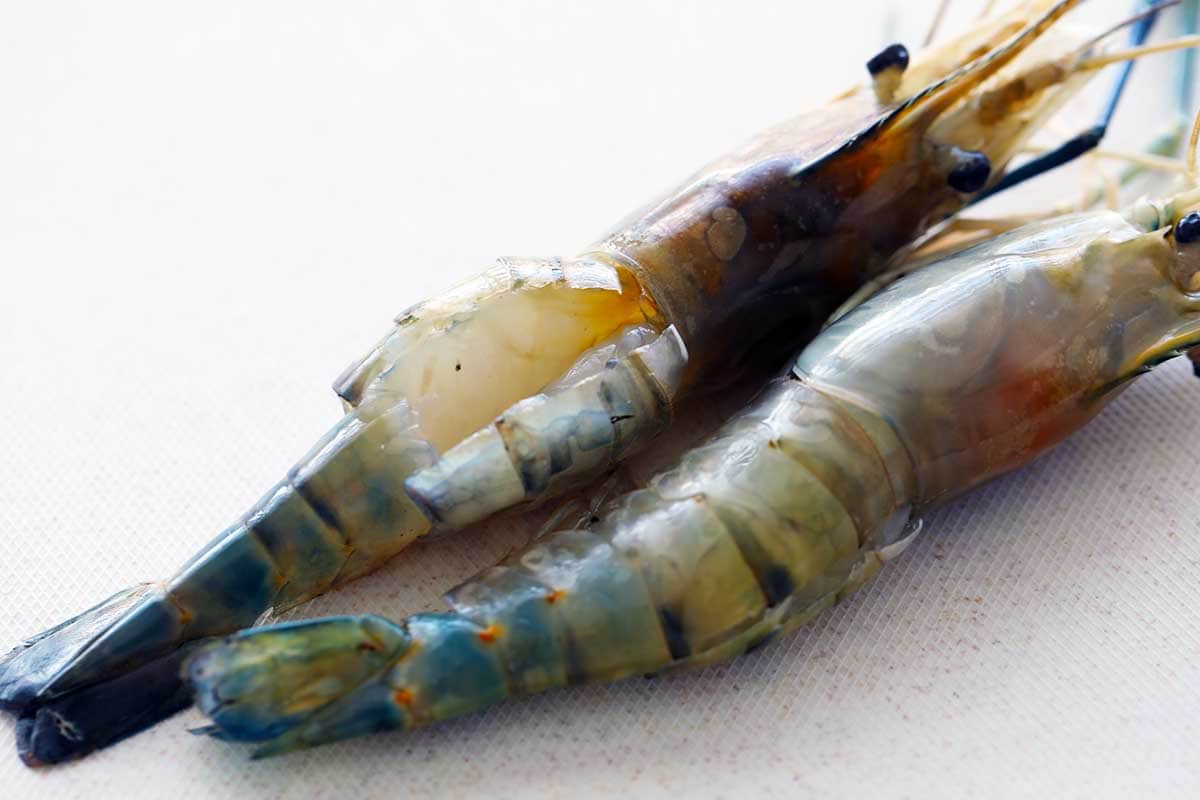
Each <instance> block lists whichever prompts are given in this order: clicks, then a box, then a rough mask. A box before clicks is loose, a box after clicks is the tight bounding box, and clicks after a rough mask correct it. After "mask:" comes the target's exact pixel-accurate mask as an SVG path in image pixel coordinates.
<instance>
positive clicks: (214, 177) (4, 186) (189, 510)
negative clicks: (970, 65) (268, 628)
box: [0, 0, 1200, 798]
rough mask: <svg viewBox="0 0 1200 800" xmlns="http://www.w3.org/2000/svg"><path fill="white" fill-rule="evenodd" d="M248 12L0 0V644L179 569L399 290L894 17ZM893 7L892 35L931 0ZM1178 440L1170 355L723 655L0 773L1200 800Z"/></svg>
mask: <svg viewBox="0 0 1200 800" xmlns="http://www.w3.org/2000/svg"><path fill="white" fill-rule="evenodd" d="M240 5H242V4H237V3H233V2H214V3H205V4H201V5H189V6H184V5H176V4H160V3H154V2H143V3H131V2H122V3H105V4H83V3H79V4H74V3H49V2H47V3H41V2H37V3H35V2H25V3H21V2H13V3H6V4H4V5H3V6H2V7H0V74H2V75H4V76H5V78H4V79H3V80H0V109H2V114H3V119H4V122H3V124H2V125H0V359H2V362H0V363H3V364H4V370H3V372H0V420H3V422H2V425H0V608H2V610H3V613H2V614H0V646H2V647H7V646H8V645H9V644H10V643H15V642H16V641H17V640H19V639H20V638H21V637H22V636H24V635H26V634H30V633H33V632H35V631H37V630H40V629H42V628H44V627H46V626H48V625H50V624H52V623H55V622H57V621H59V620H60V619H62V618H63V617H64V616H66V615H69V614H71V613H74V612H77V611H79V610H81V609H82V608H84V607H85V606H87V605H89V604H90V603H92V602H94V601H95V600H97V599H99V598H100V597H103V596H106V595H107V594H108V593H110V592H112V591H114V590H116V589H118V588H121V587H124V586H127V585H129V584H131V583H134V582H137V581H140V580H145V579H150V578H158V577H164V576H166V575H167V574H168V573H169V572H171V571H172V569H173V568H174V567H176V566H177V565H178V564H179V563H180V562H182V560H183V559H184V558H185V557H186V556H187V555H189V554H190V553H191V552H192V551H194V550H195V549H196V548H197V547H198V546H199V545H200V544H202V543H203V542H204V541H206V540H207V538H208V537H209V536H210V535H211V534H213V533H215V532H216V531H217V530H218V529H220V528H221V527H222V526H223V525H224V524H225V523H227V522H228V521H230V520H231V519H232V518H233V517H235V516H236V514H237V513H239V512H240V511H241V510H242V509H243V508H245V507H246V506H247V505H248V504H249V503H251V502H252V501H253V500H254V499H255V498H256V497H257V496H258V494H259V493H260V492H261V491H262V490H263V489H265V488H266V487H268V486H269V485H270V484H271V483H272V482H273V481H274V480H275V479H276V478H277V477H278V476H279V475H281V474H282V473H283V471H284V470H285V469H286V468H287V467H288V466H289V465H290V464H291V462H292V461H293V460H294V459H295V458H296V457H297V456H299V455H300V454H302V453H303V451H304V450H305V449H306V448H307V446H308V444H309V443H310V442H311V441H313V440H314V439H315V438H316V437H317V436H318V435H319V434H320V433H321V432H322V431H323V430H324V429H325V428H326V427H327V426H328V425H329V424H330V423H332V421H333V420H334V419H335V418H336V416H337V410H336V408H337V407H336V404H335V403H334V401H333V396H332V393H331V392H329V391H328V389H327V388H326V387H327V386H328V385H329V383H330V381H331V380H332V378H333V377H334V375H335V374H336V373H337V372H338V371H339V370H340V369H341V367H342V366H343V365H344V364H345V363H346V362H348V361H349V360H350V359H351V358H352V357H355V356H357V355H358V354H359V353H360V352H362V351H363V350H364V348H366V347H367V346H368V345H369V344H371V343H372V342H373V341H374V339H375V338H376V337H377V336H378V335H379V334H380V333H381V332H382V331H383V330H384V328H385V327H386V325H387V321H388V320H389V319H390V318H391V315H392V314H393V313H395V312H396V311H397V310H399V309H401V308H403V307H404V306H406V305H407V304H409V303H410V302H413V301H415V300H417V299H420V298H421V297H423V296H426V295H429V294H431V293H433V292H435V291H436V290H438V289H439V288H441V287H444V286H445V285H446V284H447V283H448V282H449V281H451V280H453V279H457V278H458V277H461V276H465V275H466V274H468V273H471V272H473V271H475V270H477V269H479V268H481V267H482V266H484V265H485V264H487V263H488V261H489V260H490V259H491V258H492V257H493V256H495V255H500V254H524V253H532V254H554V253H566V252H570V251H571V250H572V249H573V248H574V247H577V246H580V245H582V244H584V243H585V242H587V241H589V240H590V239H591V238H593V237H594V236H595V235H597V234H598V233H600V232H601V231H602V230H603V229H604V228H605V227H606V226H607V225H608V224H609V223H610V222H612V221H614V220H615V219H617V218H618V217H619V216H621V215H622V214H623V213H625V212H626V211H628V210H630V209H631V208H633V207H635V206H637V205H638V204H639V203H640V202H641V201H643V200H644V199H646V198H647V197H648V196H650V195H652V194H653V193H655V192H657V191H659V190H660V189H661V188H663V187H665V186H667V185H669V184H670V183H671V182H673V181H675V180H677V179H678V178H680V177H681V176H682V175H684V174H686V173H687V172H688V171H689V170H690V169H692V168H693V167H695V166H696V165H698V164H699V163H702V162H703V161H704V160H706V159H707V158H708V157H710V156H712V155H714V154H716V153H718V152H720V151H721V150H723V149H725V148H727V147H729V146H731V145H733V144H735V143H736V142H737V141H738V140H740V139H741V138H743V137H744V136H746V135H747V134H749V133H751V132H752V131H753V130H755V129H757V128H759V127H761V126H762V125H764V124H767V123H769V122H771V121H774V120H775V119H777V118H779V117H781V116H786V115H787V114H788V113H790V112H791V111H793V110H794V109H796V108H799V107H800V106H802V105H807V104H810V103H812V102H816V101H818V100H820V99H821V98H823V97H826V96H828V95H830V94H832V93H833V92H834V91H836V90H838V89H840V88H842V87H843V86H844V85H846V84H848V83H849V82H851V81H854V80H858V79H859V76H860V71H861V69H862V66H861V65H862V62H863V61H864V59H865V58H866V57H867V56H869V55H870V54H871V53H872V52H874V50H875V49H876V48H877V47H878V46H879V45H880V44H882V43H883V42H884V41H885V39H884V37H885V33H884V31H885V29H886V28H887V26H888V24H889V23H888V21H887V20H888V16H887V14H886V13H885V12H884V10H883V9H885V8H886V7H887V6H888V5H889V3H888V2H884V0H871V1H870V2H859V3H831V4H827V7H820V6H818V4H816V3H807V2H778V1H777V0H770V1H768V0H755V2H747V3H739V4H732V3H719V4H712V5H706V6H693V4H684V3H673V2H654V3H649V4H647V3H640V2H637V3H635V2H632V0H625V1H623V2H609V3H603V4H601V3H594V4H588V5H579V4H560V3H554V2H550V0H546V1H545V2H542V3H534V2H516V1H515V0H506V2H503V3H497V4H486V3H480V4H466V3H455V4H444V5H445V6H446V7H445V8H442V7H439V6H440V4H422V5H421V6H417V5H411V6H410V5H406V4H378V5H376V4H370V3H352V4H325V3H317V2H286V3H285V2H275V3H255V4H246V6H247V7H244V8H242V7H239V6H240ZM891 5H892V6H893V7H894V16H893V23H894V31H895V33H894V34H893V35H899V36H900V37H901V38H903V39H906V40H907V41H909V42H915V41H917V40H919V39H920V37H921V36H922V35H923V31H924V26H925V23H926V21H927V20H928V18H929V13H928V12H929V8H930V7H931V6H933V5H935V3H932V2H925V3H919V2H908V1H907V0H905V2H903V3H901V2H899V0H892V2H891ZM957 5H958V6H959V8H957V9H956V10H957V12H958V15H959V18H960V19H963V18H969V16H970V14H971V13H972V12H973V10H974V8H973V4H971V3H968V2H965V0H964V1H963V2H960V3H958V4H957ZM1125 5H1126V3H1125V2H1124V0H1120V1H1119V2H1118V0H1113V1H1112V2H1101V1H1100V0H1093V2H1092V3H1090V4H1089V6H1090V7H1089V8H1088V9H1087V14H1088V16H1090V17H1092V18H1101V19H1104V18H1107V19H1110V20H1111V19H1114V18H1115V17H1116V15H1117V14H1119V13H1120V11H1121V10H1122V9H1123V7H1124V6H1125ZM901 8H903V9H904V10H903V12H901V10H900V9H901ZM838 19H841V24H839V23H838V22H836V20H838ZM1165 69H1166V65H1165V64H1162V63H1159V64H1149V63H1148V64H1147V65H1145V69H1143V70H1142V72H1141V73H1140V77H1139V80H1138V83H1137V87H1138V92H1137V93H1136V96H1135V97H1134V98H1133V103H1132V105H1131V107H1130V108H1129V109H1127V111H1128V112H1130V115H1129V117H1128V119H1132V120H1135V124H1134V125H1133V126H1132V128H1129V127H1128V126H1127V127H1126V133H1125V139H1124V141H1125V142H1126V143H1128V144H1129V146H1135V145H1136V143H1137V142H1139V141H1142V140H1144V138H1145V137H1146V136H1148V135H1149V133H1150V132H1151V130H1152V129H1153V128H1155V127H1156V124H1157V123H1154V124H1148V121H1150V120H1154V119H1155V117H1154V114H1155V113H1156V112H1158V111H1159V110H1160V109H1161V106H1158V105H1156V103H1164V102H1166V100H1165V97H1164V95H1165V90H1166V83H1165V81H1163V80H1162V77H1163V75H1164V74H1165ZM1156 76H1157V77H1156ZM1081 113H1086V112H1081ZM1082 119H1084V118H1083V117H1080V118H1079V120H1080V121H1082ZM1075 177H1076V178H1078V175H1076V176H1075ZM1033 193H1034V194H1035V195H1037V196H1038V199H1039V200H1040V199H1045V198H1046V197H1056V196H1057V195H1056V194H1054V193H1052V192H1050V190H1048V189H1046V188H1044V187H1043V188H1041V189H1037V188H1035V189H1034V190H1033ZM1028 197H1029V195H1026V198H1027V200H1026V202H1027V203H1029V204H1033V205H1035V204H1036V203H1033V202H1032V201H1029V200H1028ZM1198 468H1200V382H1196V381H1194V380H1192V379H1191V377H1190V372H1189V370H1188V369H1187V367H1186V365H1184V364H1182V363H1175V364H1171V365H1169V366H1167V367H1165V368H1163V369H1162V370H1160V371H1158V372H1156V373H1154V374H1152V375H1151V376H1149V377H1148V378H1146V379H1143V380H1142V381H1141V382H1139V383H1138V384H1137V385H1136V386H1134V387H1133V388H1132V389H1131V390H1130V391H1128V392H1127V393H1126V394H1125V395H1124V396H1122V397H1121V398H1120V399H1119V400H1118V401H1117V402H1116V404H1115V405H1114V406H1113V407H1112V408H1111V409H1110V410H1109V411H1108V412H1106V413H1105V414H1104V415H1103V416H1102V417H1101V418H1100V419H1099V420H1097V421H1096V422H1095V423H1094V424H1093V425H1092V426H1090V427H1089V428H1088V429H1087V430H1085V431H1084V432H1083V433H1081V434H1080V435H1078V436H1076V437H1075V438H1074V439H1072V440H1071V441H1069V442H1068V443H1067V444H1066V445H1064V446H1063V447H1061V448H1060V449H1059V450H1058V451H1057V452H1055V453H1053V454H1052V455H1051V456H1049V457H1048V458H1046V459H1044V460H1043V461H1041V462H1039V463H1037V464H1036V465H1034V466H1033V467H1031V468H1028V469H1026V470H1024V471H1022V472H1020V473H1019V474H1016V475H1013V476H1011V477H1009V478H1006V479H1004V480H1001V481H999V482H997V483H995V484H994V485H991V486H989V487H986V488H985V489H983V490H981V491H979V492H977V493H976V494H975V495H974V496H972V497H971V498H969V499H966V500H964V501H962V502H959V503H956V504H955V505H953V506H952V507H950V508H948V509H946V510H945V511H943V512H941V513H939V514H937V515H936V516H935V517H933V518H931V519H929V520H928V521H927V525H926V533H925V534H923V537H924V538H922V539H920V540H919V541H918V542H917V543H916V544H915V545H914V546H913V548H911V549H910V550H909V551H908V552H907V553H906V554H905V556H904V557H903V558H902V559H901V560H900V561H898V562H897V563H895V565H894V566H892V567H891V568H890V569H889V570H888V571H887V572H885V574H884V576H883V577H882V578H881V579H880V580H879V581H878V582H877V583H876V584H875V585H873V586H872V587H871V588H870V589H869V590H867V591H866V592H864V593H862V594H861V595H860V596H858V597H857V598H855V599H854V600H853V601H852V602H850V603H848V604H847V605H845V606H843V607H840V608H837V609H835V610H833V611H831V612H829V613H827V614H825V615H824V616H822V617H821V618H820V619H819V620H818V621H817V622H816V623H815V624H813V625H812V626H810V627H809V628H808V629H806V630H804V631H802V632H800V633H798V634H796V635H794V636H791V637H790V638H787V639H785V640H783V641H780V642H777V643H776V644H774V645H772V646H770V647H768V648H766V649H765V650H762V651H760V652H758V653H756V654H754V655H752V656H749V657H745V658H742V659H740V660H738V661H736V662H734V663H731V664H729V665H727V666H723V667H718V668H714V669H708V670H705V671H703V672H699V673H696V674H692V675H685V676H677V677H670V678H663V679H659V680H654V681H644V680H637V681H631V682H627V683H624V684H620V685H616V686H609V687H598V688H591V689H584V690H579V691H570V692H561V693H556V694H552V695H547V696H543V697H539V698H534V699H531V700H521V701H516V702H510V703H508V704H506V705H503V706H502V707H499V708H496V709H494V710H492V711H490V712H488V713H485V714H481V715H478V716H475V717H472V718H469V719H464V720H460V721H457V722H452V723H450V724H446V725H443V726H441V727H439V728H436V729H431V730H429V731H426V732H422V733H418V734H413V735H388V736H380V737H376V738H374V739H370V740H361V741H356V742H351V743H345V744H339V745H335V746H331V747H327V748H324V749H321V750H318V751H315V752H311V753H304V754H300V755H295V756H291V757H287V758H283V759H277V760H274V761H268V762H265V763H250V762H248V761H246V760H245V758H244V755H245V754H244V751H242V750H241V749H239V748H237V747H233V746H229V745H225V744H221V743H218V742H214V741H210V740H206V739H200V738H197V737H193V736H190V735H189V734H188V733H187V732H186V728H188V727H189V726H191V725H194V724H196V723H198V722H199V717H198V715H196V714H195V713H194V712H187V713H185V714H183V715H180V716H178V717H175V718H174V719H172V720H170V721H168V722H167V723H164V724H162V725H160V726H159V727H158V728H156V729H155V730H153V731H151V732H149V733H146V734H143V735H141V736H139V737H137V738H135V739H133V740H130V741H128V742H126V743H124V744H122V745H120V746H117V747H115V748H113V749H111V750H109V751H106V752H103V753H101V754H98V755H95V756H93V757H91V758H88V759H86V760H84V761H82V762H80V763H77V764H73V765H69V766H66V767H61V768H56V769H50V770H45V771H38V772H35V771H30V770H27V769H25V768H24V767H22V766H21V765H20V764H19V762H18V761H17V759H16V758H15V756H12V757H9V756H0V787H3V788H0V795H3V796H5V797H14V798H17V797H127V796H134V795H138V796H141V795H145V794H151V795H154V796H170V795H176V796H177V795H179V794H184V793H186V795H187V796H188V797H191V798H203V797H221V796H237V797H240V798H244V797H289V798H297V797H309V796H314V797H346V796H353V797H356V798H357V797H362V798H368V797H410V796H412V797H420V796H426V795H431V794H436V795H444V796H456V795H468V794H483V793H487V794H489V795H493V796H497V797H508V796H517V795H520V796H526V797H531V796H567V797H572V796H583V795H589V794H596V795H626V796H628V795H631V794H638V795H647V796H654V795H674V796H683V794H684V793H685V792H686V793H687V794H688V795H723V796H734V795H738V794H742V793H743V792H755V793H759V792H761V793H766V792H767V791H770V792H771V793H772V794H776V795H777V794H778V793H780V792H785V793H788V794H797V793H800V792H803V793H804V794H814V793H816V792H820V793H822V794H825V795H833V796H855V795H864V794H868V793H869V794H873V795H882V796H905V795H912V796H946V797H956V796H964V795H976V796H1020V795H1029V794H1034V793H1036V794H1039V795H1051V794H1054V795H1063V796H1098V795H1108V796H1120V795H1129V794H1148V793H1149V792H1150V790H1158V791H1161V792H1163V793H1165V794H1170V795H1174V796H1196V794H1197V793H1198V790H1200V633H1198V632H1197V624H1196V618H1195V612H1196V611H1197V610H1200V491H1198V489H1200V482H1198V480H1197V475H1198V474H1200V469H1198ZM521 535H522V534H521V533H520V532H513V531H509V532H507V533H505V532H496V531H493V532H491V533H490V534H489V533H474V534H469V535H465V536H463V537H461V538H458V539H452V540H446V541H442V542H437V543H431V544H428V545H425V546H422V547H419V548H416V549H415V550H414V551H413V552H412V553H411V554H410V556H409V557H406V558H402V559H401V560H399V561H398V562H397V563H395V564H394V565H392V566H391V567H389V568H388V569H386V570H384V571H383V572H382V573H380V574H377V575H375V576H372V577H371V578H368V579H366V580H364V581H362V582H360V583H359V584H357V585H355V586H353V587H351V588H350V589H348V590H347V591H345V592H342V593H340V594H339V595H336V596H332V597H327V598H322V599H320V600H319V601H317V602H316V603H314V604H313V605H312V606H310V607H309V608H308V609H305V613H308V612H311V613H330V612H335V611H337V612H345V611H354V612H357V611H368V610H370V611H376V612H380V613H385V614H389V615H401V614H403V613H407V612H411V611H415V610H420V609H424V608H431V607H434V606H435V605H436V602H437V597H438V595H439V593H440V591H441V590H443V589H445V588H447V587H449V586H450V585H452V584H453V583H455V582H456V581H458V580H460V579H462V578H464V577H466V576H468V575H469V574H471V573H472V572H474V571H475V570H476V569H478V568H480V567H482V566H484V565H486V564H487V563H489V562H490V561H492V560H494V559H495V558H497V557H498V556H499V555H500V554H501V553H503V552H504V551H505V550H506V549H507V548H508V547H509V546H511V544H512V543H513V542H514V541H517V540H518V539H519V538H520V536H521ZM11 740H12V723H11V720H10V719H8V718H4V721H3V722H2V723H0V744H2V745H3V746H4V747H8V746H10V743H11Z"/></svg>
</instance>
